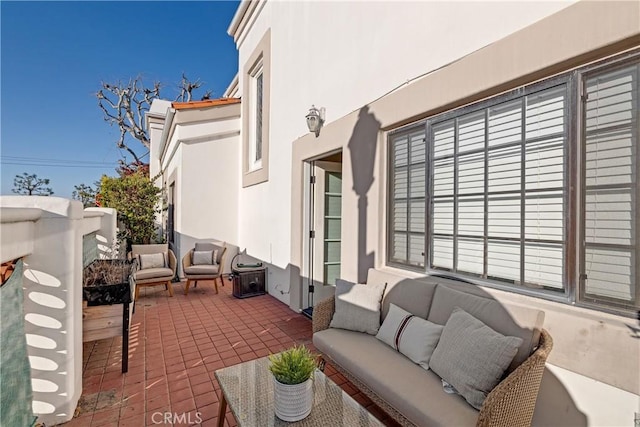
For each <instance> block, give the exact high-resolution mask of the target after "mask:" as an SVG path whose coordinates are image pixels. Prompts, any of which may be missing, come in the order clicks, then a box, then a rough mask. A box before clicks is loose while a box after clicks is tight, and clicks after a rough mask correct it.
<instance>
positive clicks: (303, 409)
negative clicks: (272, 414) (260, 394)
mask: <svg viewBox="0 0 640 427" xmlns="http://www.w3.org/2000/svg"><path fill="white" fill-rule="evenodd" d="M273 384H274V393H273V400H274V406H275V410H276V416H277V417H278V418H280V419H281V420H283V421H289V422H293V421H300V420H301V419H303V418H305V417H306V416H307V415H309V414H310V413H311V407H312V406H313V381H312V379H311V378H309V379H308V380H307V381H305V382H303V383H300V384H293V385H290V384H282V383H280V382H278V381H277V380H276V379H275V377H274V378H273Z"/></svg>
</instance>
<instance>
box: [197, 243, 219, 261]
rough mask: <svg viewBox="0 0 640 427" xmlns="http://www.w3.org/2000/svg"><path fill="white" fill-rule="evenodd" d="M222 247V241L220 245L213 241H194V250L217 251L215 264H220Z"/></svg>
mask: <svg viewBox="0 0 640 427" xmlns="http://www.w3.org/2000/svg"><path fill="white" fill-rule="evenodd" d="M223 247H224V243H223V244H222V245H216V244H215V243H196V247H195V250H196V251H198V252H199V251H216V250H217V251H218V255H217V257H216V264H220V261H221V260H222V248H223Z"/></svg>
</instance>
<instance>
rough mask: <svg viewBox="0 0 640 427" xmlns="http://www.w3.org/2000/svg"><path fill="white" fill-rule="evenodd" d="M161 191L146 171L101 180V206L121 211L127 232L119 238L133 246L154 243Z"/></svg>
mask: <svg viewBox="0 0 640 427" xmlns="http://www.w3.org/2000/svg"><path fill="white" fill-rule="evenodd" d="M161 194H162V189H160V188H158V187H156V186H155V185H154V184H153V181H152V180H151V179H149V177H147V176H146V175H145V174H144V172H143V171H138V172H134V173H131V174H125V175H122V176H120V177H115V178H114V177H108V176H103V177H102V179H101V180H100V194H99V196H98V197H97V198H98V200H99V202H100V206H102V207H106V208H113V209H116V210H117V211H118V219H119V220H120V221H122V223H123V224H124V227H125V230H124V233H122V235H121V236H120V237H122V238H126V239H127V240H128V241H129V242H130V243H133V244H139V243H142V244H145V243H151V242H152V241H154V239H155V238H156V236H157V230H156V214H158V213H160V205H159V202H160V196H161Z"/></svg>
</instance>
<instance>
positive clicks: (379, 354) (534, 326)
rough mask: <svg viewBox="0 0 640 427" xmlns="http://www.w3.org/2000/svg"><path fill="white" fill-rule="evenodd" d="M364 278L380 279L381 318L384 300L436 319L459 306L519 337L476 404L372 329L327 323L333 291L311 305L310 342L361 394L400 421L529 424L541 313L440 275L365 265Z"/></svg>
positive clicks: (541, 358) (539, 364)
mask: <svg viewBox="0 0 640 427" xmlns="http://www.w3.org/2000/svg"><path fill="white" fill-rule="evenodd" d="M367 283H386V284H387V286H386V290H385V292H384V295H383V299H382V309H381V316H382V319H381V321H382V320H384V317H385V316H386V315H387V313H388V312H389V307H390V304H391V303H393V304H395V305H398V306H400V307H402V308H404V309H405V310H407V311H409V312H410V313H412V314H414V315H416V316H420V317H422V318H423V319H427V320H429V321H430V322H433V323H437V324H440V325H444V324H445V323H446V322H447V319H448V318H449V316H450V315H451V313H452V311H453V310H454V308H455V307H460V308H461V309H463V310H465V311H467V312H468V313H470V314H471V315H473V316H474V317H476V318H477V319H479V320H481V321H482V322H484V323H485V324H486V325H487V326H489V327H490V328H492V329H494V330H495V331H497V332H499V333H501V334H503V335H508V336H516V337H521V338H522V339H523V342H522V345H521V346H520V348H519V350H518V353H517V354H516V356H515V358H514V359H513V362H512V363H511V365H510V366H509V368H508V369H507V371H506V373H505V376H504V377H503V379H502V380H501V382H500V383H499V384H498V385H497V386H496V387H495V388H494V389H493V391H491V392H490V393H489V394H488V396H487V398H486V400H485V401H484V404H483V406H482V407H481V409H480V411H478V410H476V409H475V408H473V407H472V406H471V405H469V404H468V403H467V402H466V401H465V399H464V398H462V397H461V396H459V395H457V394H447V393H445V392H444V391H443V386H442V381H441V379H440V377H438V376H437V375H436V374H435V373H434V372H433V371H432V370H429V371H427V370H425V369H423V368H422V367H420V366H418V365H416V364H415V363H413V362H412V361H411V360H409V359H408V358H406V357H405V356H403V355H402V354H401V353H399V352H397V351H396V350H394V349H393V348H391V347H390V346H388V345H386V344H384V343H383V342H381V341H380V340H378V339H376V337H375V336H373V335H368V334H366V333H362V332H354V331H350V330H345V329H337V328H330V327H329V324H330V322H331V318H332V316H333V314H334V310H335V298H334V297H330V298H328V299H325V300H323V301H321V302H319V303H318V304H316V305H315V307H314V311H313V343H314V345H315V347H316V348H317V349H318V350H319V351H320V352H322V353H323V355H324V356H325V357H326V358H327V359H328V360H329V361H330V363H331V364H332V365H333V366H334V367H336V369H338V371H339V372H341V373H342V374H344V375H345V376H346V377H347V378H348V379H349V380H350V381H351V382H352V383H354V384H355V385H356V386H357V387H358V388H359V389H360V390H361V391H362V392H363V393H364V394H366V395H367V396H368V397H369V398H370V399H371V400H373V401H374V402H375V403H376V404H377V405H379V406H380V407H381V408H382V409H383V410H385V411H386V412H387V413H388V414H389V415H390V416H391V417H393V418H394V419H395V420H396V421H397V422H398V423H399V424H401V425H405V426H413V425H417V426H437V425H442V426H452V425H456V426H462V425H478V426H510V427H511V426H526V425H530V424H531V419H532V417H533V411H534V409H535V404H536V398H537V395H538V390H539V387H540V381H541V379H542V374H543V372H544V367H545V361H546V359H547V356H548V354H549V352H550V351H551V348H552V345H553V342H552V339H551V337H550V335H549V334H548V333H547V332H546V331H545V330H543V329H542V323H543V320H544V313H543V312H541V311H539V310H533V309H530V308H527V307H515V306H505V305H504V304H501V303H499V302H498V301H496V300H494V299H492V298H491V297H490V296H489V295H488V294H487V293H486V292H484V291H482V290H481V289H479V288H478V287H476V286H474V285H470V284H467V283H463V282H458V281H453V280H448V279H443V278H436V277H426V278H421V279H406V278H402V277H399V276H396V275H393V274H390V273H387V272H382V271H378V270H375V269H371V270H369V273H368V280H367Z"/></svg>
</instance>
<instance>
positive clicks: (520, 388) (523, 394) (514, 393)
mask: <svg viewBox="0 0 640 427" xmlns="http://www.w3.org/2000/svg"><path fill="white" fill-rule="evenodd" d="M552 348H553V339H552V338H551V335H549V333H548V332H547V331H546V330H544V329H543V330H542V331H541V333H540V344H539V346H538V349H537V350H536V351H534V352H533V354H532V355H531V356H529V358H527V360H525V361H524V362H522V364H521V365H520V366H518V367H517V368H516V369H515V370H514V371H513V372H511V374H509V376H508V377H507V378H505V379H504V380H502V381H501V382H500V384H498V385H497V386H496V387H495V388H494V389H493V390H492V391H491V392H490V393H489V394H488V395H487V398H486V399H485V401H484V404H483V405H482V408H481V409H480V414H479V415H478V422H477V424H476V426H483V427H485V426H492V427H493V426H530V425H531V420H532V419H533V411H534V409H535V407H536V399H537V398H538V391H539V390H540V382H541V381H542V374H543V373H544V367H545V362H546V360H547V357H548V356H549V353H550V352H551V349H552Z"/></svg>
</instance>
